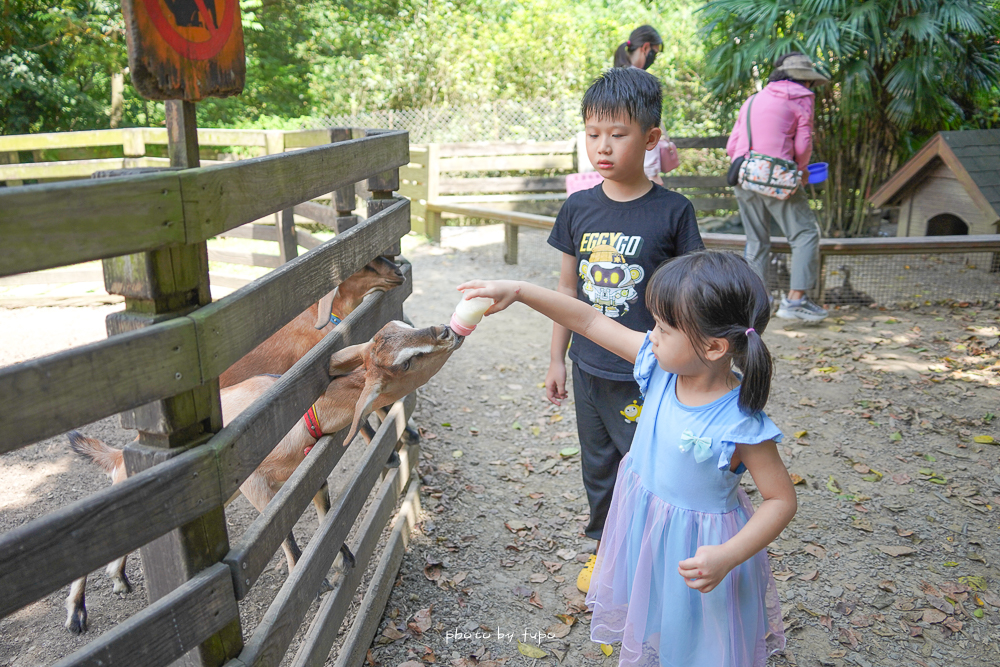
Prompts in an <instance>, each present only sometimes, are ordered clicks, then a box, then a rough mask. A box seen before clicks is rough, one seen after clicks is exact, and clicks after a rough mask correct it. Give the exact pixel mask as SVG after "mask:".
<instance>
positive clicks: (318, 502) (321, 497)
mask: <svg viewBox="0 0 1000 667" xmlns="http://www.w3.org/2000/svg"><path fill="white" fill-rule="evenodd" d="M313 505H315V506H316V514H317V515H318V516H319V521H320V523H322V522H323V519H325V518H326V515H327V513H328V512H329V511H330V484H329V483H328V482H325V481H324V482H323V486H321V487H319V491H317V492H316V495H315V496H313Z"/></svg>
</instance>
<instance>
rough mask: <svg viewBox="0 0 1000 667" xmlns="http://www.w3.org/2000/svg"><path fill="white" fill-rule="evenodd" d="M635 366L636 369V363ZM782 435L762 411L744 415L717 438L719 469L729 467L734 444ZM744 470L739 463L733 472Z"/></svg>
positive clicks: (748, 443)
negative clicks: (719, 450)
mask: <svg viewBox="0 0 1000 667" xmlns="http://www.w3.org/2000/svg"><path fill="white" fill-rule="evenodd" d="M636 368H637V369H638V364H637V365H636ZM782 437H784V436H782V434H781V430H780V429H779V428H778V427H777V426H776V425H775V423H774V422H773V421H771V418H770V417H768V416H767V415H766V414H764V413H763V412H758V413H757V414H755V415H751V416H747V417H744V418H743V419H742V420H741V421H739V422H737V423H735V424H733V425H732V426H731V427H730V428H729V429H728V430H727V431H726V433H725V434H723V436H722V437H721V438H720V440H719V441H720V442H721V443H722V454H721V455H720V456H719V470H728V469H729V465H730V463H731V461H732V458H733V452H735V451H736V445H759V444H760V443H762V442H767V441H768V440H774V441H775V442H781V439H782ZM745 470H746V466H744V465H743V464H742V463H740V466H739V468H737V469H736V470H734V471H733V472H735V473H737V474H740V473H742V472H744V471H745Z"/></svg>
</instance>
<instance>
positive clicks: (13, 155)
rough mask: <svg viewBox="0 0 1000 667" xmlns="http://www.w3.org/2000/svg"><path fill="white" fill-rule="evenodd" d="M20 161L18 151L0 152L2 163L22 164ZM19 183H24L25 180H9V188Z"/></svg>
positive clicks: (0, 162) (0, 161)
mask: <svg viewBox="0 0 1000 667" xmlns="http://www.w3.org/2000/svg"><path fill="white" fill-rule="evenodd" d="M20 162H21V157H20V156H19V155H18V154H17V151H7V152H6V153H0V164H20ZM18 185H24V181H7V187H8V188H14V187H17V186H18Z"/></svg>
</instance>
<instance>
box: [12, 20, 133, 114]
mask: <svg viewBox="0 0 1000 667" xmlns="http://www.w3.org/2000/svg"><path fill="white" fill-rule="evenodd" d="M0 17H2V18H0V133H2V134H16V133H24V132H46V131H55V130H82V129H90V128H93V127H107V125H108V118H109V116H110V100H111V73H112V72H113V71H120V70H121V69H122V68H123V67H125V65H126V60H127V57H126V53H125V33H124V24H123V22H122V17H121V12H120V11H119V9H118V5H117V3H114V2H109V1H107V0H50V2H38V1H37V0H7V1H6V2H5V3H4V5H3V9H2V10H0Z"/></svg>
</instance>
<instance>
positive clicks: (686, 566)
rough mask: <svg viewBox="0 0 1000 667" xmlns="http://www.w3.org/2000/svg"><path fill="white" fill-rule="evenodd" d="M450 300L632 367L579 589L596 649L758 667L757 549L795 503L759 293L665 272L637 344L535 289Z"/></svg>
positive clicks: (723, 280)
mask: <svg viewBox="0 0 1000 667" xmlns="http://www.w3.org/2000/svg"><path fill="white" fill-rule="evenodd" d="M459 289H460V290H462V291H463V292H464V293H465V298H472V297H479V296H484V297H489V298H491V299H493V300H494V302H495V303H494V305H493V307H492V308H490V310H488V311H487V312H486V314H487V315H490V314H493V313H497V312H499V311H501V310H503V309H505V308H507V306H509V305H510V304H511V303H513V302H514V301H520V302H521V303H524V304H526V305H528V306H530V307H531V308H533V309H535V310H537V311H538V312H540V313H542V314H544V315H546V316H547V317H549V318H551V319H552V320H554V321H556V322H558V323H559V324H561V325H563V326H565V327H567V328H569V329H571V330H573V331H575V332H577V333H579V334H581V335H583V336H586V337H587V338H589V339H591V340H592V341H594V342H596V343H598V344H599V345H601V346H603V347H605V348H607V349H608V350H610V351H611V352H614V353H615V354H617V355H619V356H621V357H622V358H624V359H627V360H629V361H633V362H634V363H635V379H636V382H638V383H639V387H640V388H641V390H642V392H643V395H644V398H645V401H644V405H643V407H642V412H641V414H640V417H639V423H638V428H637V430H636V432H635V438H634V439H633V441H632V449H631V451H630V452H629V454H628V455H627V456H626V457H625V458H624V459H623V460H622V462H621V465H620V467H619V469H618V477H617V481H616V484H615V491H614V497H613V499H612V501H611V510H610V513H609V515H608V520H607V524H606V525H605V528H604V535H603V539H602V540H601V543H600V547H599V549H598V553H597V564H596V566H595V569H594V575H593V578H592V580H591V586H590V591H589V592H588V594H587V604H588V606H590V608H591V609H593V618H592V619H591V630H590V633H591V639H593V640H594V641H597V642H602V643H605V644H610V643H613V642H621V645H622V646H621V659H620V662H619V664H620V665H650V666H653V665H660V666H661V667H702V666H703V667H751V666H752V667H763V666H764V665H765V663H766V661H767V658H768V656H769V655H771V654H772V653H774V652H777V651H780V650H781V649H783V648H784V645H785V638H784V634H783V632H782V622H781V609H780V606H779V600H778V595H777V590H776V589H775V585H774V578H773V577H772V575H771V567H770V564H769V562H768V558H767V551H766V547H767V545H768V543H769V542H771V541H772V540H773V539H775V538H776V537H777V536H778V534H779V533H780V532H781V531H782V529H784V527H785V526H787V525H788V523H789V521H791V520H792V517H793V516H794V515H795V509H796V500H795V491H794V488H793V486H792V481H791V479H790V478H789V476H788V472H787V470H786V469H785V466H784V464H783V463H782V461H781V458H780V456H779V454H778V448H777V444H776V443H777V442H779V441H780V440H781V432H780V431H779V430H778V428H777V427H776V426H775V425H774V423H773V422H772V421H771V420H770V419H768V417H767V416H766V415H765V414H764V412H763V409H764V405H765V404H766V403H767V398H768V394H769V392H770V386H771V372H772V363H771V355H770V353H769V352H768V350H767V347H766V346H765V345H764V341H763V340H761V337H760V336H761V334H762V333H763V332H764V328H765V327H766V326H767V323H768V320H769V319H770V308H769V305H768V298H767V297H768V294H767V290H766V288H765V287H764V283H763V282H762V281H761V279H760V278H759V277H758V276H757V274H756V273H754V271H753V269H751V268H750V265H749V264H747V262H746V260H744V259H743V258H742V257H739V256H738V255H734V254H730V253H716V252H698V253H692V254H689V255H685V256H683V257H678V258H675V259H672V260H670V261H668V262H666V263H664V264H663V265H662V266H661V267H660V268H659V269H657V271H656V273H655V274H654V275H653V278H652V279H651V280H650V282H649V285H648V287H647V288H646V302H647V306H648V308H649V311H650V312H651V313H653V315H654V317H655V320H656V327H655V328H654V329H653V330H652V331H649V332H646V333H638V332H635V331H632V330H631V329H628V328H626V327H623V326H622V325H620V324H618V323H617V322H615V321H614V320H613V319H611V318H608V317H605V316H604V315H602V314H601V313H599V312H598V311H596V310H595V309H593V308H592V307H590V306H588V305H587V304H585V303H583V302H581V301H579V300H577V299H574V298H572V297H569V296H566V295H562V294H559V293H556V292H553V291H551V290H547V289H544V288H541V287H538V286H537V285H532V284H529V283H523V282H512V281H490V282H483V281H472V282H468V283H465V284H463V285H460V286H459ZM734 367H735V368H738V369H739V371H740V373H741V374H737V373H736V372H734ZM747 470H749V471H750V475H751V476H752V477H753V480H754V483H756V485H757V489H758V490H759V491H760V494H761V496H762V497H763V502H762V503H761V505H760V507H758V508H757V511H756V512H755V511H754V510H753V506H752V505H751V504H750V500H749V499H748V498H747V495H746V493H745V492H744V491H743V490H742V489H741V488H740V485H739V482H740V478H741V476H742V475H743V472H744V471H747Z"/></svg>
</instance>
